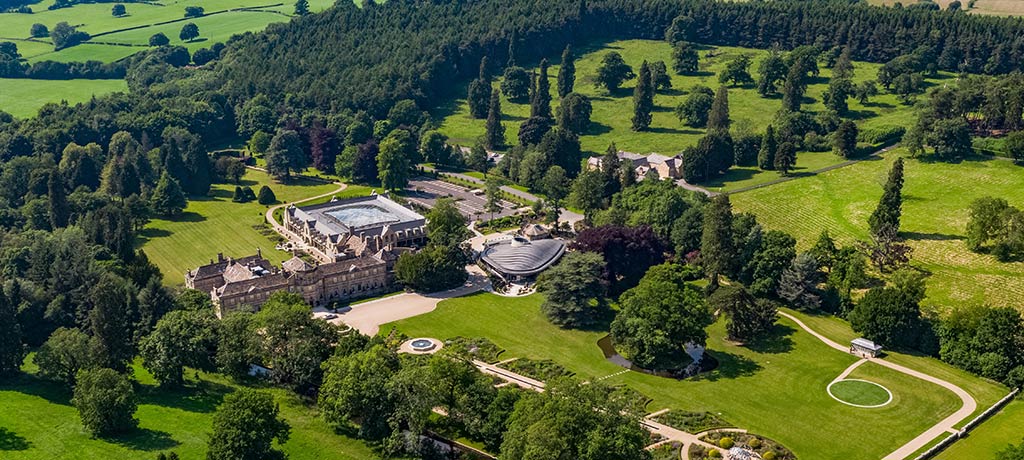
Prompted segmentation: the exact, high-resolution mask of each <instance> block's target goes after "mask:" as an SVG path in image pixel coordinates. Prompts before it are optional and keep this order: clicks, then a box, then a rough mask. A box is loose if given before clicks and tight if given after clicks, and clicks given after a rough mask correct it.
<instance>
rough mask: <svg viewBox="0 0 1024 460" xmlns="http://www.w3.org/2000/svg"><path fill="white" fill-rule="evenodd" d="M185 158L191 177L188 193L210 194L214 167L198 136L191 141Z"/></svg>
mask: <svg viewBox="0 0 1024 460" xmlns="http://www.w3.org/2000/svg"><path fill="white" fill-rule="evenodd" d="M183 160H184V162H185V171H187V172H188V177H189V181H188V190H187V191H188V193H189V194H190V195H192V196H205V195H208V194H209V193H210V184H211V183H212V182H213V171H212V169H213V168H212V166H211V165H210V156H209V155H208V154H207V153H206V149H204V148H203V146H202V143H201V142H199V139H198V138H196V139H195V140H194V142H189V145H188V148H186V150H185V152H184V158H183Z"/></svg>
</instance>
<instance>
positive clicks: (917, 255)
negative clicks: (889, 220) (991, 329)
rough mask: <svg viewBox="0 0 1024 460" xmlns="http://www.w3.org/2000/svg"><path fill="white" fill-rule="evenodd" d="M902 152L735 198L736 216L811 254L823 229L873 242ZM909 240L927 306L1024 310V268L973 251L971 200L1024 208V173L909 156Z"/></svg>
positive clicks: (986, 163)
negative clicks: (871, 224) (752, 218)
mask: <svg viewBox="0 0 1024 460" xmlns="http://www.w3.org/2000/svg"><path fill="white" fill-rule="evenodd" d="M900 155H904V156H905V155H906V151H905V150H903V149H896V150H893V151H892V152H890V153H888V154H886V155H885V156H884V158H882V159H873V160H868V161H863V162H860V163H857V164H854V165H852V166H848V167H846V168H842V169H838V170H834V171H829V172H827V173H823V174H819V175H816V176H813V177H806V178H800V179H797V180H793V181H789V182H784V183H781V184H776V185H772V186H770V187H764V188H761V189H756V190H752V191H748V192H742V193H736V194H732V195H730V198H731V200H732V203H733V208H734V209H735V210H736V211H742V212H752V213H754V214H755V215H757V218H758V221H759V222H761V224H762V225H764V226H765V227H766V228H773V229H781V230H785V231H787V232H789V233H791V234H792V235H793V236H795V237H796V238H797V241H798V243H797V245H798V248H799V249H801V250H803V249H808V248H809V247H810V246H811V245H813V244H814V242H815V240H816V239H817V237H818V235H819V234H820V233H821V231H822V230H826V229H827V230H828V231H829V233H830V234H831V235H832V236H833V237H834V238H836V239H837V240H838V241H839V242H841V243H844V244H851V243H853V242H854V241H855V240H858V239H867V238H868V230H867V218H868V216H869V215H870V214H871V212H872V211H873V210H874V209H875V206H876V205H877V204H878V199H879V197H880V196H881V194H882V184H884V182H885V178H886V175H887V174H888V171H889V168H890V165H891V163H892V162H893V161H894V160H895V158H896V157H897V156H900ZM905 171H906V172H905V178H906V179H905V183H904V188H903V196H904V199H903V218H902V228H901V235H902V236H903V237H904V238H906V239H907V240H908V242H909V244H910V245H911V246H912V247H913V248H914V252H913V255H912V265H913V266H914V267H917V268H919V269H921V270H922V271H923V272H924V273H926V274H928V275H929V276H928V279H927V283H928V297H927V299H926V300H925V302H924V303H925V305H931V306H935V307H937V308H938V309H939V310H945V309H949V308H953V307H956V306H958V305H964V304H989V305H995V306H1003V305H1009V306H1014V307H1017V308H1024V305H1022V304H1021V302H1020V299H1021V298H1024V284H1022V283H1021V282H1020V280H1021V279H1024V278H1022V277H1024V263H1021V262H1015V263H1000V262H998V261H996V260H995V258H994V257H993V256H990V255H985V254H976V253H973V252H970V251H968V250H967V246H966V243H965V242H964V235H965V231H966V225H967V220H968V216H969V214H968V208H969V206H970V204H971V202H972V201H973V200H975V199H977V198H980V197H983V196H989V195H990V196H996V197H1000V198H1004V199H1006V200H1007V201H1009V202H1010V203H1011V204H1013V205H1015V206H1018V207H1019V206H1024V174H1022V170H1021V168H1020V166H1016V165H1014V164H1013V163H1012V162H1010V161H1006V160H988V159H983V158H971V159H968V160H964V161H962V162H960V163H957V164H949V163H940V162H930V161H923V160H914V159H907V160H906V166H905Z"/></svg>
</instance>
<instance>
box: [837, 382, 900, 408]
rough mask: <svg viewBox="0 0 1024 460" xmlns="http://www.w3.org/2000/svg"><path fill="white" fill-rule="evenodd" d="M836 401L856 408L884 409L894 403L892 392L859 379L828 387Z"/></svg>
mask: <svg viewBox="0 0 1024 460" xmlns="http://www.w3.org/2000/svg"><path fill="white" fill-rule="evenodd" d="M828 394H829V395H831V396H832V397H833V398H834V399H835V400H837V401H839V402H841V403H843V404H848V405H851V406H856V407H868V408H870V407H882V406H885V405H886V404H889V403H890V402H891V401H892V392H890V391H889V389H888V388H886V387H883V386H882V385H879V384H877V383H875V382H869V381H867V380H858V379H846V380H837V381H835V382H832V383H830V384H829V386H828Z"/></svg>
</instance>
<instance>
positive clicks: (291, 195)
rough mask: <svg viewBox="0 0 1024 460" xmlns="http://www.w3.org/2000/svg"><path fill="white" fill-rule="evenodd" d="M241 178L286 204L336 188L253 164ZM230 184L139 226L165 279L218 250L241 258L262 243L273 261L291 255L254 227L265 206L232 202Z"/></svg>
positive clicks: (177, 277) (175, 280)
mask: <svg viewBox="0 0 1024 460" xmlns="http://www.w3.org/2000/svg"><path fill="white" fill-rule="evenodd" d="M242 182H243V183H242V185H248V186H250V187H252V188H253V190H256V191H258V190H259V188H260V187H261V186H263V185H269V186H270V188H271V189H272V190H273V191H274V194H275V195H277V199H278V200H279V201H280V202H288V203H291V202H295V201H299V200H302V199H304V198H309V197H312V196H317V195H321V194H324V193H328V192H330V191H332V190H335V189H337V188H338V186H337V185H334V184H324V183H321V182H314V181H309V180H302V179H293V180H292V182H291V183H288V184H281V183H277V182H274V181H273V180H272V179H271V178H270V176H268V175H267V174H266V173H264V172H261V171H256V170H251V169H250V170H248V171H246V174H245V177H244V178H243V180H242ZM234 189H235V186H234V184H215V185H214V186H213V188H212V190H211V192H210V196H209V197H208V198H205V199H193V200H190V201H189V204H188V207H187V208H186V209H185V212H184V214H183V215H182V216H180V217H178V218H176V219H172V220H166V219H153V221H152V222H150V224H149V225H147V226H146V228H145V229H144V230H143V231H142V233H141V235H140V237H139V239H140V243H139V244H140V246H141V247H142V249H143V250H145V251H146V255H147V256H149V258H150V260H152V261H153V263H155V264H156V265H157V266H158V267H160V271H161V272H163V274H164V282H165V283H167V284H170V285H175V284H181V283H182V281H183V280H184V274H185V272H186V271H188V270H191V269H193V268H195V267H197V266H199V265H201V264H204V263H207V262H209V260H210V259H214V258H216V257H217V253H224V255H225V256H231V257H241V256H246V255H251V254H254V253H255V252H256V248H260V249H261V250H262V251H263V256H264V257H266V258H267V259H268V260H270V261H271V262H274V263H279V262H282V261H284V260H286V259H288V258H289V257H291V256H290V255H289V254H288V253H286V252H283V251H277V250H275V249H274V245H275V243H274V242H273V241H271V240H270V239H269V238H267V237H266V236H264V235H262V234H261V233H260V232H258V231H257V230H256V229H255V228H253V226H254V225H260V224H261V223H263V222H264V221H265V218H264V213H266V211H267V206H263V205H261V204H259V203H257V202H255V201H252V202H249V203H235V202H232V201H231V196H232V194H233V193H234Z"/></svg>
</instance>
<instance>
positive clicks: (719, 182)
mask: <svg viewBox="0 0 1024 460" xmlns="http://www.w3.org/2000/svg"><path fill="white" fill-rule="evenodd" d="M758 173H759V171H758V170H757V169H754V168H744V169H739V168H736V169H730V170H729V171H728V172H726V173H725V174H723V175H721V176H718V177H716V178H714V179H711V180H706V181H702V182H699V183H698V184H697V185H700V186H701V187H712V188H717V187H725V185H726V184H727V183H729V182H739V181H744V180H748V179H751V178H753V177H754V176H755V175H757V174H758Z"/></svg>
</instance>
